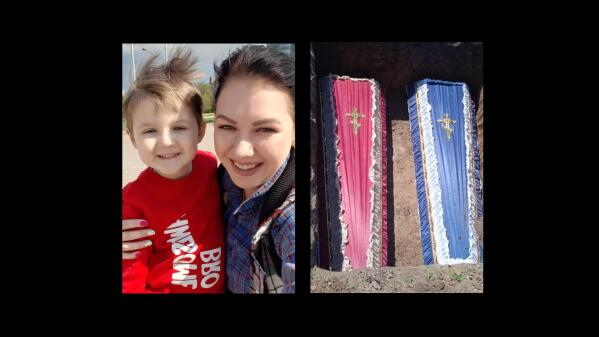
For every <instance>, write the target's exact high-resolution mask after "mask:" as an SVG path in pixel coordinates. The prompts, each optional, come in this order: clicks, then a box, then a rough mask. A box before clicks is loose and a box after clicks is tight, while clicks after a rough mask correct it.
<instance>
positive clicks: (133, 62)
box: [131, 43, 135, 81]
mask: <svg viewBox="0 0 599 337" xmlns="http://www.w3.org/2000/svg"><path fill="white" fill-rule="evenodd" d="M131 64H132V65H133V81H135V51H134V50H133V43H132V44H131Z"/></svg>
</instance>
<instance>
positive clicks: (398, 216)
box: [391, 120, 422, 266]
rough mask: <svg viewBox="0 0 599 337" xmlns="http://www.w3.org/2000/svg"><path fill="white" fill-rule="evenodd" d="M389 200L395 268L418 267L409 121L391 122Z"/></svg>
mask: <svg viewBox="0 0 599 337" xmlns="http://www.w3.org/2000/svg"><path fill="white" fill-rule="evenodd" d="M391 128H392V144H394V145H395V146H392V148H393V171H394V172H393V198H394V205H395V216H394V219H395V226H394V228H395V265H396V266H420V265H422V248H421V246H420V224H419V219H418V197H417V195H416V176H415V175H416V173H415V171H414V154H413V151H412V137H411V134H410V122H409V121H407V120H393V121H392V124H391Z"/></svg>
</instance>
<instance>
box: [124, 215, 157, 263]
mask: <svg viewBox="0 0 599 337" xmlns="http://www.w3.org/2000/svg"><path fill="white" fill-rule="evenodd" d="M122 223H123V260H129V259H134V258H136V257H137V256H139V254H140V252H139V250H140V249H142V248H145V247H149V246H151V245H152V241H150V240H142V241H133V240H138V239H141V238H145V237H148V236H151V235H154V234H156V233H155V232H154V231H153V230H151V229H142V228H145V227H147V226H148V221H146V220H143V219H128V220H123V221H122ZM136 228H138V229H136Z"/></svg>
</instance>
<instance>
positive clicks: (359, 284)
mask: <svg viewBox="0 0 599 337" xmlns="http://www.w3.org/2000/svg"><path fill="white" fill-rule="evenodd" d="M310 274H311V280H312V281H311V284H310V292H312V293H482V292H483V266H482V265H481V264H459V265H453V266H440V265H431V266H418V267H407V266H404V267H384V268H378V269H357V270H352V271H347V272H332V271H328V270H324V269H321V268H313V269H312V270H311V273H310Z"/></svg>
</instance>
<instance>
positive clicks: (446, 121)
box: [437, 114, 455, 140]
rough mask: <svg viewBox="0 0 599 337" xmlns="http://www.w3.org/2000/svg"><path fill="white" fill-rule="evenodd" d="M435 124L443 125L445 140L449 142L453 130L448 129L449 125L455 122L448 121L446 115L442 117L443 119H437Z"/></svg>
mask: <svg viewBox="0 0 599 337" xmlns="http://www.w3.org/2000/svg"><path fill="white" fill-rule="evenodd" d="M437 122H439V123H441V124H443V130H445V134H446V135H447V140H451V133H452V132H453V129H450V128H449V126H450V125H451V124H455V120H453V119H450V118H449V115H448V114H445V116H443V119H438V120H437Z"/></svg>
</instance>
